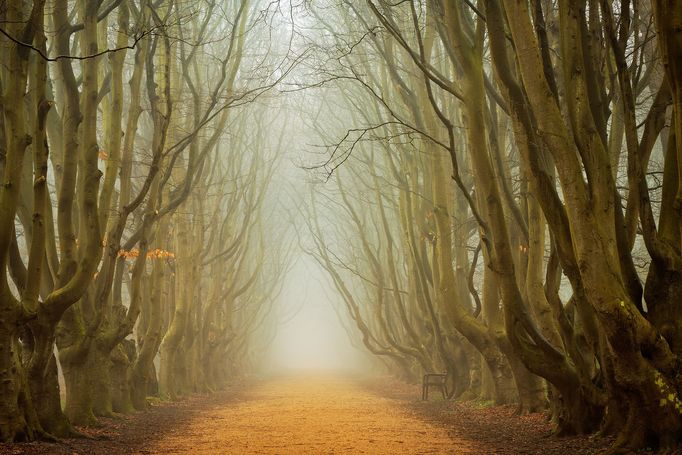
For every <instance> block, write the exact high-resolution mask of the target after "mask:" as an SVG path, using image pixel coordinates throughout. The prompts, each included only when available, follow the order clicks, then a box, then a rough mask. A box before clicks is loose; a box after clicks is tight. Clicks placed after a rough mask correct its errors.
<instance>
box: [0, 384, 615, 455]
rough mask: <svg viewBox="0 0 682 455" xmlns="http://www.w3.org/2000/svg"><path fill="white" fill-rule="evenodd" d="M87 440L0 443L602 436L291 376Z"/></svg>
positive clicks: (493, 446)
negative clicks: (563, 432)
mask: <svg viewBox="0 0 682 455" xmlns="http://www.w3.org/2000/svg"><path fill="white" fill-rule="evenodd" d="M82 431H83V432H85V433H87V434H89V435H90V436H91V437H92V438H91V439H70V440H65V441H61V442H59V443H45V442H38V443H30V444H0V455H5V454H12V455H48V454H49V455H123V454H126V455H128V454H199V455H209V454H210V455H214V454H215V455H228V454H235V455H248V454H282V455H299V454H324V455H327V454H363V453H364V454H396V455H399V454H470V453H471V454H486V455H487V454H499V455H516V454H533V455H565V454H567V453H570V454H572V455H583V454H593V453H597V452H599V451H600V449H604V448H606V447H607V446H608V443H609V440H608V439H602V438H596V437H586V436H581V437H577V436H576V437H571V438H565V437H564V438H556V437H552V436H551V425H550V424H549V422H548V421H547V418H546V416H545V415H544V414H532V415H527V416H518V415H516V412H515V408H514V407H513V406H496V407H482V406H477V405H476V403H471V402H467V403H459V402H446V401H442V400H440V399H435V400H433V401H429V402H422V401H420V400H419V386H418V385H408V384H405V383H402V382H400V381H396V380H394V379H391V378H381V379H376V378H374V379H367V378H364V379H358V378H339V377H334V376H324V375H315V376H307V377H303V376H291V377H279V378H272V379H268V380H258V381H255V382H254V381H249V382H246V383H241V384H240V383H235V384H232V385H231V386H230V387H229V388H228V390H226V391H224V392H221V393H218V394H214V395H211V396H205V395H204V396H193V397H190V398H188V399H185V400H182V401H179V402H174V403H169V402H163V403H156V404H155V405H154V406H152V408H151V409H150V410H149V411H147V412H143V413H137V414H133V415H126V416H120V417H118V418H103V419H102V427H100V428H94V429H93V428H88V429H82Z"/></svg>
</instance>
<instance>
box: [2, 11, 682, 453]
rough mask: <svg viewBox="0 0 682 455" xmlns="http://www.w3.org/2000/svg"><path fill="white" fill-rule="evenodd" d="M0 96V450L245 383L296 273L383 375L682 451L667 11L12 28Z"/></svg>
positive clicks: (352, 14)
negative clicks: (309, 275) (289, 161)
mask: <svg viewBox="0 0 682 455" xmlns="http://www.w3.org/2000/svg"><path fill="white" fill-rule="evenodd" d="M276 17H277V19H275V18H276ZM0 92H1V93H2V96H1V97H0V110H1V111H2V115H0V176H1V178H2V180H1V181H0V441H10V442H11V441H20V440H34V439H39V438H48V439H49V438H53V437H68V436H73V435H77V434H78V432H77V430H76V429H75V426H79V425H91V424H95V423H96V422H97V417H99V416H108V415H112V414H114V413H126V412H132V411H133V410H140V409H144V408H145V407H146V406H147V405H148V404H147V403H148V400H147V397H149V396H154V395H156V396H160V397H162V398H169V399H176V398H179V397H182V396H184V395H187V394H188V393H192V392H210V391H213V390H217V389H219V388H220V387H221V386H222V385H224V384H225V383H226V381H227V380H229V379H230V378H231V377H234V375H237V374H240V373H242V372H244V371H247V370H249V369H250V368H251V367H252V366H253V365H254V363H255V361H256V359H257V357H258V354H259V353H260V352H262V351H263V350H264V349H266V347H267V345H268V343H269V342H270V341H271V340H272V333H273V330H274V325H275V324H276V322H277V317H276V313H277V311H276V309H274V310H273V302H274V301H275V299H276V297H277V295H278V294H279V292H280V290H281V286H282V280H283V278H284V277H285V276H286V273H287V270H288V268H289V265H290V262H291V261H292V257H295V255H296V252H295V251H294V250H295V248H296V247H299V248H300V249H301V250H302V251H303V252H304V253H306V254H308V255H310V256H311V257H312V258H314V259H315V260H316V261H317V263H318V264H319V266H320V267H321V268H322V269H324V271H325V272H326V274H327V276H328V277H329V279H330V282H331V283H332V284H333V287H334V289H335V291H336V300H335V302H337V303H338V305H339V306H338V307H337V308H336V309H337V310H338V311H339V314H340V315H341V319H342V320H343V321H344V323H345V324H346V329H347V331H348V333H349V336H350V338H351V339H352V340H353V341H355V342H357V344H358V345H359V346H362V347H363V349H366V350H367V351H369V352H370V353H372V354H374V355H375V356H376V359H377V362H380V363H382V364H383V365H384V366H385V368H387V369H389V370H390V371H391V372H392V373H394V374H396V375H399V376H400V377H402V378H404V379H406V380H410V381H416V380H419V378H420V376H421V375H422V374H423V373H425V372H441V371H447V373H448V381H447V382H448V390H449V393H450V395H451V398H453V399H460V400H465V399H471V400H481V401H484V402H491V403H495V404H516V405H517V406H518V412H519V413H528V412H534V411H541V410H548V411H549V414H550V415H551V418H552V420H553V422H554V424H555V426H556V431H557V433H558V434H590V433H597V432H600V433H602V434H606V435H616V438H615V442H614V446H613V450H614V451H619V450H621V451H624V452H626V453H627V451H628V450H630V449H636V448H646V447H651V448H656V449H668V448H672V447H676V446H678V445H679V444H680V442H681V441H680V439H681V438H682V396H681V395H680V394H682V363H681V361H682V313H680V311H679V308H678V306H679V304H680V302H682V185H681V184H680V182H681V177H682V139H678V138H682V4H681V3H680V1H679V0H402V1H389V0H314V1H310V0H290V1H284V0H280V1H277V0H274V1H271V0H194V1H187V0H33V1H28V0H26V1H15V0H0ZM275 93H277V97H275V96H274V94H275ZM275 98H276V100H275ZM265 100H269V101H270V104H269V103H266V102H265ZM273 106H274V107H273ZM283 118H284V119H283ZM304 132H305V133H306V134H305V137H304V138H302V137H299V136H300V135H303V133H304ZM302 143H305V147H306V148H307V151H308V152H310V151H312V152H314V153H306V154H305V155H304V157H303V159H302V160H300V161H299V164H300V167H303V168H305V169H306V171H307V172H308V173H307V175H308V178H309V179H310V180H312V181H309V182H307V183H308V184H307V186H306V188H309V190H310V191H309V193H307V194H296V195H295V197H292V198H291V199H292V200H294V201H295V203H296V207H295V208H293V207H288V213H289V215H290V217H289V218H290V219H287V218H286V216H281V214H280V212H279V209H278V208H277V204H278V203H279V202H278V196H277V195H278V194H279V193H280V192H283V191H288V190H290V189H288V188H285V187H284V185H279V184H277V185H275V184H273V183H277V182H280V180H278V178H277V175H278V172H279V171H281V169H282V166H281V162H282V161H283V160H285V158H283V157H289V156H290V153H291V150H290V148H291V147H292V144H302ZM303 147H304V146H303V145H301V148H303ZM304 183H305V182H304ZM304 186H305V185H304ZM273 195H274V196H273ZM290 225H295V229H294V230H295V232H296V234H297V235H298V243H296V242H295V241H294V240H293V239H292V238H290V234H289V231H288V229H289V227H288V226H290ZM273 314H275V316H273ZM62 378H63V380H62Z"/></svg>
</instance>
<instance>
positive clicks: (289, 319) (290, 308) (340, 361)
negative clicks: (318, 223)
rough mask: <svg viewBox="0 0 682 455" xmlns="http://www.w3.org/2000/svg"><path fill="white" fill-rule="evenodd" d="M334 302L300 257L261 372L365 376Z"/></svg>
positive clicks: (314, 268)
mask: <svg viewBox="0 0 682 455" xmlns="http://www.w3.org/2000/svg"><path fill="white" fill-rule="evenodd" d="M337 298H338V297H337V296H336V295H335V294H334V293H333V292H331V290H330V287H329V283H328V282H327V278H326V276H325V275H324V272H323V271H322V270H320V268H319V266H318V265H317V264H316V263H315V262H314V261H313V260H312V259H310V258H309V257H307V256H305V255H303V254H300V255H299V256H298V258H297V262H296V263H295V264H294V266H293V267H292V269H291V271H290V272H289V274H288V275H287V278H286V284H285V287H284V289H283V292H282V294H281V295H280V297H279V299H278V300H277V302H276V304H275V305H276V306H277V310H278V311H279V312H280V315H281V317H282V320H281V322H280V323H279V326H278V328H277V329H276V330H277V333H276V335H275V338H274V339H273V341H272V344H271V346H270V350H269V351H268V353H267V354H266V355H265V359H264V363H263V369H264V371H265V372H268V373H293V372H301V371H335V372H364V371H367V368H368V359H367V357H366V354H364V353H363V352H362V351H360V350H359V349H357V348H356V347H355V346H353V344H352V343H351V339H350V338H349V336H348V334H347V332H346V329H345V328H344V326H343V324H342V322H341V319H340V315H339V314H337V313H336V311H335V309H334V306H333V305H334V301H335V299H337Z"/></svg>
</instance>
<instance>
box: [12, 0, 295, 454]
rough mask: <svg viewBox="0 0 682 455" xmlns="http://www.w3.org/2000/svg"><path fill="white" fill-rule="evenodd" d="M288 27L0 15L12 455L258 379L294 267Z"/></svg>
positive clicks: (211, 7) (127, 9)
mask: <svg viewBox="0 0 682 455" xmlns="http://www.w3.org/2000/svg"><path fill="white" fill-rule="evenodd" d="M271 16H272V11H270V10H268V5H267V4H263V2H255V1H248V0H243V1H223V2H215V1H196V2H185V1H175V0H170V1H152V0H140V1H134V0H106V1H91V0H77V1H67V0H50V1H45V0H37V1H35V2H28V1H26V2H24V1H14V0H11V1H3V2H0V30H1V32H2V37H1V38H0V55H1V56H2V57H0V61H1V62H2V65H0V88H1V90H2V98H0V104H1V105H0V109H1V111H2V115H0V175H1V176H2V184H1V186H0V441H21V440H33V439H38V438H51V437H67V436H72V435H77V431H76V430H75V429H74V426H77V425H91V424H95V423H96V422H97V417H98V416H109V415H112V413H126V412H132V411H133V410H135V409H138V410H139V409H144V408H145V407H146V406H147V405H148V404H147V397H148V396H152V395H158V396H161V397H164V398H171V399H175V398H177V397H180V396H183V395H186V394H188V393H192V392H202V391H203V392H206V391H212V390H216V389H218V388H220V387H221V386H222V385H223V384H224V383H225V381H226V380H227V379H228V378H229V377H231V376H233V375H235V374H238V373H239V372H240V371H242V370H243V369H244V368H247V367H248V365H249V363H250V362H251V360H250V358H251V356H252V352H251V351H252V350H253V345H252V344H251V343H250V342H249V340H250V339H251V338H252V337H253V334H254V330H255V329H256V328H258V326H259V325H260V323H261V321H262V320H263V318H265V317H266V316H267V315H268V314H269V312H270V310H271V305H272V302H273V298H274V297H275V296H276V294H277V293H278V292H279V287H280V278H281V276H282V275H283V273H284V272H285V270H286V255H285V254H284V250H283V249H282V248H281V247H280V244H281V240H282V239H281V238H279V237H278V235H273V234H272V233H268V232H267V229H266V228H267V223H268V222H269V220H268V217H267V213H264V204H265V201H266V200H267V194H268V193H269V192H270V191H271V190H272V189H271V188H270V182H271V179H272V175H273V172H274V170H275V169H276V167H277V165H278V160H277V150H276V144H271V143H269V142H268V141H269V136H267V135H266V134H265V132H266V131H267V129H268V123H267V115H268V113H267V111H266V110H265V109H264V108H263V106H260V105H259V104H258V100H259V99H260V98H264V97H267V96H269V92H271V90H272V88H273V87H274V86H275V85H276V84H277V83H278V82H279V81H280V80H281V79H282V78H283V77H285V76H286V75H287V74H288V72H289V71H290V70H291V68H293V67H294V66H295V64H296V61H297V59H296V57H295V56H293V55H291V54H290V53H288V50H287V49H286V48H284V49H279V48H278V47H277V46H275V45H274V44H273V43H272V42H270V36H269V32H270V30H271V24H270V23H269V21H270V18H271ZM268 48H269V49H270V52H269V53H268V52H262V50H263V49H268ZM60 376H61V377H63V381H62V384H61V385H60V381H59V378H60Z"/></svg>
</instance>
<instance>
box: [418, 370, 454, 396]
mask: <svg viewBox="0 0 682 455" xmlns="http://www.w3.org/2000/svg"><path fill="white" fill-rule="evenodd" d="M447 377H448V374H447V373H426V374H425V375H424V378H423V380H422V401H426V400H428V399H429V388H431V386H436V387H438V388H439V389H440V391H441V393H442V394H443V399H444V400H446V399H447V397H448V391H447V388H446V384H445V381H446V379H447Z"/></svg>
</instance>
